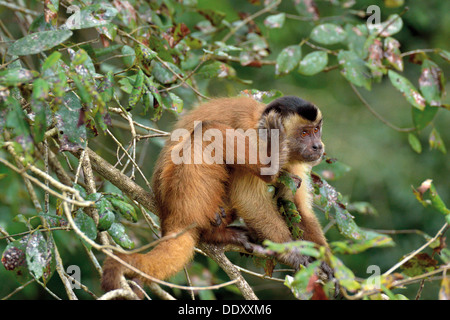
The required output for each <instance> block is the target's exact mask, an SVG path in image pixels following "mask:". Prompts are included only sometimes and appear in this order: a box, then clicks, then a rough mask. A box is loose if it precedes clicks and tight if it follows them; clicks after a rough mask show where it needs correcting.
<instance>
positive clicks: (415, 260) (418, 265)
mask: <svg viewBox="0 0 450 320" xmlns="http://www.w3.org/2000/svg"><path fill="white" fill-rule="evenodd" d="M437 264H438V261H437V260H435V259H433V258H432V257H430V255H429V254H428V253H418V254H416V255H415V256H414V257H412V258H411V259H409V260H408V261H406V262H405V263H404V264H402V265H401V268H402V271H403V273H404V274H406V275H407V276H408V277H415V276H418V275H421V274H424V273H426V272H430V271H433V270H435V269H436V268H437Z"/></svg>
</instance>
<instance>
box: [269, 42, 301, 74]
mask: <svg viewBox="0 0 450 320" xmlns="http://www.w3.org/2000/svg"><path fill="white" fill-rule="evenodd" d="M301 58H302V48H301V47H300V46H299V45H293V46H289V47H286V48H284V49H283V50H282V51H281V52H280V54H279V55H278V57H277V61H276V65H275V74H276V75H277V76H280V75H285V74H288V73H289V72H291V71H292V70H294V69H295V68H296V67H297V66H298V64H299V63H300V59H301Z"/></svg>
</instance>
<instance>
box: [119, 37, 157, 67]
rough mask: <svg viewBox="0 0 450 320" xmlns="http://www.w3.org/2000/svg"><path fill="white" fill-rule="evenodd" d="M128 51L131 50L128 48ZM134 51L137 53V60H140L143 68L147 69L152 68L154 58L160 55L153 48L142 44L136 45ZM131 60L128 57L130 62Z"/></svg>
mask: <svg viewBox="0 0 450 320" xmlns="http://www.w3.org/2000/svg"><path fill="white" fill-rule="evenodd" d="M126 51H129V50H128V49H126ZM134 53H135V57H136V60H137V61H138V62H139V64H140V66H141V67H142V68H144V70H147V71H148V70H150V66H151V63H152V61H153V59H154V58H155V57H156V56H157V55H158V54H157V53H156V52H155V51H153V50H152V49H150V48H148V47H145V46H143V45H141V44H137V45H136V47H135V48H134ZM129 62H130V61H129V58H128V63H129Z"/></svg>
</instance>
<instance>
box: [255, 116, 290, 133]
mask: <svg viewBox="0 0 450 320" xmlns="http://www.w3.org/2000/svg"><path fill="white" fill-rule="evenodd" d="M258 129H267V130H268V131H269V134H270V129H278V130H280V131H282V133H283V134H284V126H283V115H282V114H281V113H280V112H278V111H277V110H270V111H269V112H267V113H263V115H262V116H261V119H260V120H259V123H258ZM280 135H281V132H280Z"/></svg>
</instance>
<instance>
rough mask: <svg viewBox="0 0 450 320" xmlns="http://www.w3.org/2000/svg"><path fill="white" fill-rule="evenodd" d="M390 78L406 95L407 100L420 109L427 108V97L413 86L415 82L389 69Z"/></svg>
mask: <svg viewBox="0 0 450 320" xmlns="http://www.w3.org/2000/svg"><path fill="white" fill-rule="evenodd" d="M388 75H389V79H390V80H391V83H392V85H393V86H394V87H395V88H396V89H397V90H399V91H400V92H401V93H403V95H404V96H405V98H406V100H407V101H408V102H409V103H410V104H411V105H412V106H413V107H415V108H417V109H419V110H424V109H425V99H424V98H423V97H422V95H421V94H420V93H419V92H418V91H417V89H416V88H415V87H414V86H413V84H412V83H411V82H410V81H409V80H408V79H406V78H405V77H403V76H401V75H399V74H398V73H397V72H395V71H392V70H389V71H388Z"/></svg>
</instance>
